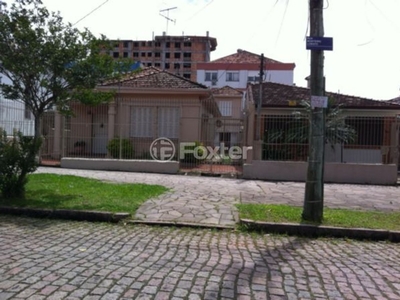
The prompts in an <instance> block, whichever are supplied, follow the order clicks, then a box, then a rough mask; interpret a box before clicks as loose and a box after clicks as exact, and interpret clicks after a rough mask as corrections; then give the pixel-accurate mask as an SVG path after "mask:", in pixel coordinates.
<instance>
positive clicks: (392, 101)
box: [387, 97, 400, 104]
mask: <svg viewBox="0 0 400 300" xmlns="http://www.w3.org/2000/svg"><path fill="white" fill-rule="evenodd" d="M387 102H390V103H394V104H400V97H396V98H393V99H390V100H388V101H387Z"/></svg>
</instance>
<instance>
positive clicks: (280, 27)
mask: <svg viewBox="0 0 400 300" xmlns="http://www.w3.org/2000/svg"><path fill="white" fill-rule="evenodd" d="M288 6H289V0H286V5H285V11H284V12H283V18H282V21H281V24H280V26H279V30H278V36H277V37H276V41H275V48H276V45H277V44H278V40H279V37H280V36H281V31H282V27H283V23H284V22H285V17H286V12H287V9H288Z"/></svg>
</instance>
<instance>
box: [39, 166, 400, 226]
mask: <svg viewBox="0 0 400 300" xmlns="http://www.w3.org/2000/svg"><path fill="white" fill-rule="evenodd" d="M37 173H56V174H70V175H77V176H82V177H88V178H96V179H101V180H106V181H112V182H126V183H147V184H159V185H163V186H166V187H168V188H170V189H171V191H170V192H168V193H166V194H163V195H161V196H159V197H157V198H154V199H150V200H148V201H147V202H146V203H144V204H143V205H142V206H141V207H140V208H139V209H138V211H137V213H136V215H135V218H136V219H138V220H143V221H146V222H172V223H195V224H200V225H212V226H225V227H233V226H234V225H235V222H237V220H238V214H237V210H236V208H235V204H236V203H240V202H242V203H274V204H291V205H298V206H301V205H302V202H303V197H304V186H305V185H304V183H295V182H265V181H259V180H242V179H225V178H214V177H197V176H184V175H164V174H149V173H130V172H113V171H90V170H74V169H62V168H46V167H40V168H39V169H38V170H37ZM325 206H327V207H331V208H351V209H367V210H379V211H394V210H400V188H398V187H394V186H371V185H345V184H325Z"/></svg>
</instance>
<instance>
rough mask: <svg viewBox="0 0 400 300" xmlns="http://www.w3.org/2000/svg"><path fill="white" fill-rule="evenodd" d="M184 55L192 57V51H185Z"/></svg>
mask: <svg viewBox="0 0 400 300" xmlns="http://www.w3.org/2000/svg"><path fill="white" fill-rule="evenodd" d="M183 57H184V58H192V53H191V52H183Z"/></svg>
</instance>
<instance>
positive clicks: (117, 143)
mask: <svg viewBox="0 0 400 300" xmlns="http://www.w3.org/2000/svg"><path fill="white" fill-rule="evenodd" d="M107 150H108V152H109V153H110V154H111V156H112V157H113V158H117V159H132V158H133V156H134V150H133V146H132V143H131V141H130V140H129V139H120V138H115V139H112V140H111V141H109V143H108V145H107ZM120 155H121V157H120Z"/></svg>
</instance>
